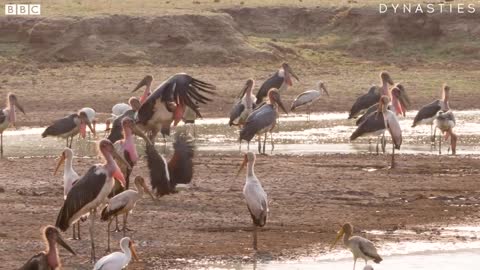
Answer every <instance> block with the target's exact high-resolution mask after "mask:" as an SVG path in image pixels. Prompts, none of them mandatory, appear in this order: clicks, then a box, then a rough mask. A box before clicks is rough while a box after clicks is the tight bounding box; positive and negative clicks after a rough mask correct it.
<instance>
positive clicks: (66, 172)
mask: <svg viewBox="0 0 480 270" xmlns="http://www.w3.org/2000/svg"><path fill="white" fill-rule="evenodd" d="M63 163H65V166H64V168H63V199H64V200H65V199H66V198H67V194H68V192H70V189H72V186H73V184H74V183H75V181H77V180H78V179H79V178H80V177H79V176H78V174H77V172H75V170H74V169H73V166H72V163H73V151H72V149H70V148H68V147H66V148H65V149H64V150H63V151H62V155H61V156H60V159H59V160H58V163H57V167H56V168H55V172H54V173H53V175H56V174H57V171H58V169H59V168H60V166H62V164H63ZM72 232H73V238H72V239H73V240H77V239H78V240H80V239H81V238H80V221H79V222H77V233H78V238H77V235H75V225H73V227H72Z"/></svg>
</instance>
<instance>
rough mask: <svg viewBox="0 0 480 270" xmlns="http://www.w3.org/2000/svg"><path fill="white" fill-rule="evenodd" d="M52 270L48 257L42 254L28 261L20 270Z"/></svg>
mask: <svg viewBox="0 0 480 270" xmlns="http://www.w3.org/2000/svg"><path fill="white" fill-rule="evenodd" d="M43 269H50V265H49V264H48V260H47V256H46V255H45V253H43V252H40V253H38V254H37V255H34V256H33V257H32V258H30V260H28V261H27V262H26V263H25V264H24V265H23V266H22V267H21V268H20V269H19V270H43Z"/></svg>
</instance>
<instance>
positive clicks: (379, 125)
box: [350, 90, 402, 168]
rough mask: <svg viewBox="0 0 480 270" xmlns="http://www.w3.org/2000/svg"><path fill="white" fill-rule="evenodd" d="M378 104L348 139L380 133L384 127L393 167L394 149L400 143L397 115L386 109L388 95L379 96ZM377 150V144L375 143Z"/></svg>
mask: <svg viewBox="0 0 480 270" xmlns="http://www.w3.org/2000/svg"><path fill="white" fill-rule="evenodd" d="M397 92H398V91H396V90H395V91H394V95H397V94H396V93H397ZM379 103H380V106H379V107H378V111H376V112H373V113H371V114H369V115H368V117H367V118H366V119H365V121H364V122H362V123H361V124H360V125H359V126H358V127H357V129H356V130H355V131H354V132H353V133H352V135H351V136H350V140H351V141H353V140H355V139H357V138H358V137H361V136H369V135H372V134H375V135H377V136H379V135H382V134H383V133H384V132H385V130H386V129H388V132H389V133H390V135H391V137H392V162H391V163H392V164H391V167H392V168H394V167H395V149H400V146H401V145H402V130H401V128H400V123H399V122H398V119H397V116H396V115H395V113H394V112H392V111H390V110H388V109H387V107H388V104H389V103H390V98H389V97H388V96H382V97H381V98H380V102H379ZM377 152H378V144H377Z"/></svg>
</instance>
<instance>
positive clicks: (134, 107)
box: [108, 97, 142, 143]
mask: <svg viewBox="0 0 480 270" xmlns="http://www.w3.org/2000/svg"><path fill="white" fill-rule="evenodd" d="M128 103H129V104H130V105H129V109H128V110H125V111H124V112H123V113H122V114H121V115H118V116H116V117H114V118H113V123H112V129H111V130H110V134H109V135H108V139H109V140H110V141H111V142H112V143H115V142H116V141H118V140H121V139H123V133H122V131H123V128H122V120H123V119H124V118H125V117H129V118H131V119H135V118H136V113H137V112H138V110H139V109H140V106H141V105H142V104H141V103H140V100H139V99H138V98H136V97H131V98H130V99H129V100H128Z"/></svg>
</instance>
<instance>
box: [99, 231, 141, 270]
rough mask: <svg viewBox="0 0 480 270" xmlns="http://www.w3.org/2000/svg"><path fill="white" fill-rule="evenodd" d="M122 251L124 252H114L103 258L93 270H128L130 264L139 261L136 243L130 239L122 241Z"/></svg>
mask: <svg viewBox="0 0 480 270" xmlns="http://www.w3.org/2000/svg"><path fill="white" fill-rule="evenodd" d="M120 249H121V250H122V251H123V252H118V251H117V252H114V253H112V254H109V255H107V256H105V257H102V258H101V259H100V260H98V262H97V263H95V266H94V267H93V270H119V269H127V266H128V264H129V263H130V261H131V260H132V256H133V258H134V259H135V260H136V261H138V256H137V251H136V250H135V247H134V242H133V241H132V240H130V238H128V237H124V238H122V239H121V240H120Z"/></svg>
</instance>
